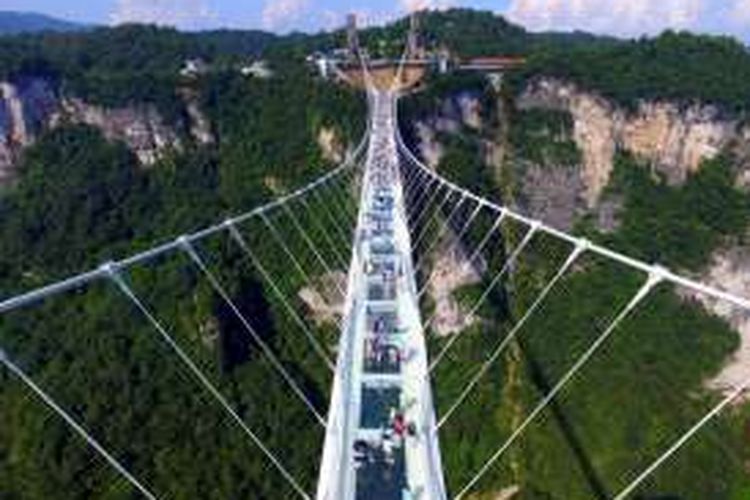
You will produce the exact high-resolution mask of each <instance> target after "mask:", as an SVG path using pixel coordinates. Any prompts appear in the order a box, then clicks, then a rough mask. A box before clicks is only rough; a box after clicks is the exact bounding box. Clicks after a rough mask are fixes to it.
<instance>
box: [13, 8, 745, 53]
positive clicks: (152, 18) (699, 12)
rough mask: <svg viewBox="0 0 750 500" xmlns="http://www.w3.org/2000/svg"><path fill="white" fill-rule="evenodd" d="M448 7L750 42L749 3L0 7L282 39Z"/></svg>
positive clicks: (561, 26) (620, 30)
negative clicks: (356, 20) (350, 15)
mask: <svg viewBox="0 0 750 500" xmlns="http://www.w3.org/2000/svg"><path fill="white" fill-rule="evenodd" d="M448 7H474V8H480V9H487V10H491V11H494V12H496V13H498V14H503V15H505V16H506V17H508V18H509V19H510V20H511V21H514V22H516V23H519V24H521V25H523V26H525V27H527V28H528V29H530V30H533V31H541V30H550V29H554V30H556V31H569V30H574V29H580V30H586V31H591V32H594V33H605V34H610V35H616V36H626V37H631V36H640V35H644V34H645V35H649V34H657V33H659V32H661V31H663V30H665V29H667V28H673V29H687V30H690V31H697V32H707V33H721V34H728V35H733V36H735V37H737V38H740V39H742V40H744V41H745V42H748V43H750V0H348V1H347V0H64V1H61V0H0V10H20V11H34V12H41V13H45V14H50V15H53V16H57V17H62V18H65V19H69V20H74V21H83V22H87V23H96V24H118V23H123V22H147V23H148V22H150V23H157V24H163V25H172V26H177V27H179V28H181V29H187V30H195V29H209V28H217V27H229V28H258V29H265V30H269V31H275V32H279V33H286V32H289V31H292V30H301V31H308V32H310V31H317V30H320V29H330V28H335V27H338V26H340V25H342V24H343V20H344V16H345V14H346V13H347V12H356V13H358V14H359V16H360V19H361V20H362V22H363V24H382V23H384V22H387V21H389V20H392V19H394V18H397V17H399V16H402V15H404V14H406V13H408V12H409V11H411V10H414V9H422V8H432V9H444V8H448Z"/></svg>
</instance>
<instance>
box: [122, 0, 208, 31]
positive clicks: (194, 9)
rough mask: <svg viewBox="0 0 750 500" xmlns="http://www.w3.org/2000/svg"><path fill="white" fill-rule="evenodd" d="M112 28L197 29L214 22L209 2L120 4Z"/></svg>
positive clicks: (154, 0) (133, 1)
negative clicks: (134, 25) (140, 25)
mask: <svg viewBox="0 0 750 500" xmlns="http://www.w3.org/2000/svg"><path fill="white" fill-rule="evenodd" d="M109 19H110V22H111V23H112V24H123V23H144V24H158V25H163V26H176V27H179V28H183V29H198V28H201V27H205V26H206V25H207V24H210V23H212V22H215V21H216V19H217V15H216V13H215V12H214V11H213V9H212V8H211V6H210V5H209V3H208V1H207V0H117V3H116V4H115V9H114V11H113V12H112V13H111V14H110V16H109Z"/></svg>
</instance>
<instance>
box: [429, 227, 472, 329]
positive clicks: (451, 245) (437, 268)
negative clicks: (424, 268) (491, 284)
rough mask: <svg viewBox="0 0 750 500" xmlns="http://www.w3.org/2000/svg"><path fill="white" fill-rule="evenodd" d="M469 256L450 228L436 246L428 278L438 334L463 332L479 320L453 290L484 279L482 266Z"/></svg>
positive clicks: (432, 324)
mask: <svg viewBox="0 0 750 500" xmlns="http://www.w3.org/2000/svg"><path fill="white" fill-rule="evenodd" d="M469 257H470V256H469V255H468V252H467V251H466V249H465V248H464V245H462V244H461V242H460V241H458V239H457V238H456V235H455V233H453V231H449V232H448V234H447V235H446V237H445V239H444V241H443V242H441V244H439V245H438V246H437V248H436V249H435V253H434V255H433V265H432V270H431V272H430V274H429V278H428V279H429V280H430V281H429V293H430V297H431V298H432V300H433V301H434V303H435V313H434V318H433V320H432V323H431V327H432V329H433V330H434V331H435V333H436V334H437V335H439V336H445V335H451V334H455V333H460V332H461V331H463V330H464V329H466V328H467V327H469V326H471V325H472V324H474V322H475V321H476V320H477V318H476V317H475V316H474V315H472V314H470V311H467V310H466V308H464V307H462V306H461V304H460V303H459V301H458V300H457V299H456V297H455V293H454V292H456V291H457V290H458V289H460V288H462V287H464V286H466V285H474V284H477V283H480V282H481V281H482V275H481V272H482V271H483V269H481V268H477V267H476V264H475V263H472V262H469ZM478 260H479V259H476V260H475V262H476V261H478Z"/></svg>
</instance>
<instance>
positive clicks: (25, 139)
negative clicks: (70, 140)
mask: <svg viewBox="0 0 750 500" xmlns="http://www.w3.org/2000/svg"><path fill="white" fill-rule="evenodd" d="M56 105H57V97H56V95H55V92H54V90H53V88H52V87H51V86H50V85H49V83H47V82H46V81H45V80H41V79H36V78H33V79H21V80H19V81H18V82H14V83H10V82H0V184H2V183H3V182H7V181H8V180H9V179H11V178H12V175H13V170H14V166H15V164H16V161H17V160H18V158H19V156H20V154H21V151H22V150H23V148H24V147H26V146H28V145H30V144H32V143H33V142H34V139H35V138H36V137H37V135H38V134H39V133H41V131H42V129H43V128H44V126H45V125H46V123H47V120H48V119H49V116H50V115H51V114H52V113H53V112H54V110H55V107H56Z"/></svg>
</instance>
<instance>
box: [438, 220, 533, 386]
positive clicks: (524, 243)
mask: <svg viewBox="0 0 750 500" xmlns="http://www.w3.org/2000/svg"><path fill="white" fill-rule="evenodd" d="M538 230H539V224H538V223H535V224H532V225H531V227H529V230H528V231H526V234H525V235H524V237H523V239H522V240H521V242H520V243H519V244H518V246H516V248H515V249H514V250H513V253H511V254H510V256H509V257H508V258H507V259H505V263H504V264H503V267H502V268H501V269H500V271H499V272H498V273H497V274H496V275H495V276H494V278H492V281H490V283H489V284H488V285H487V287H486V288H485V289H484V292H482V295H480V297H479V298H478V299H477V300H476V302H475V303H474V305H473V306H472V308H471V309H470V310H469V313H468V315H467V316H473V315H474V314H475V313H476V312H477V311H479V308H480V307H482V304H483V303H484V301H485V300H486V299H487V297H489V295H490V292H492V290H493V289H494V288H495V286H496V285H497V284H498V283H499V282H500V280H501V279H502V277H503V276H505V273H507V272H508V271H509V270H510V268H511V266H512V265H513V264H514V263H515V262H516V260H517V259H518V257H519V256H520V255H521V252H523V251H524V249H525V248H526V246H527V245H528V244H529V243H530V242H531V240H532V238H533V237H534V235H535V234H536V233H537V231H538ZM437 314H438V313H437V311H435V312H434V313H433V314H432V316H430V318H429V319H428V320H427V322H426V323H425V325H424V329H425V330H426V329H427V328H428V327H429V326H430V325H432V322H433V321H434V320H435V318H436V317H437ZM458 336H459V335H454V336H453V337H452V338H451V339H450V340H449V341H448V343H447V344H446V345H445V347H444V348H443V350H442V351H441V352H440V354H439V355H438V357H437V358H435V360H434V361H433V362H432V363H430V368H429V372H430V373H432V372H433V371H434V370H435V367H436V366H437V364H438V363H439V362H440V360H441V359H442V358H443V356H445V353H446V352H448V349H450V348H451V346H452V345H453V344H454V343H455V342H456V340H457V339H458Z"/></svg>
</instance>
